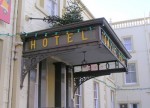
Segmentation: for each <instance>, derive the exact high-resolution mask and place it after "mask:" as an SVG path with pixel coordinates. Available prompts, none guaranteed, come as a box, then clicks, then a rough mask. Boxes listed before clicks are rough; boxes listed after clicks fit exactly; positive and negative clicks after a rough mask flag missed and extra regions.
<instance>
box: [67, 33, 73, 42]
mask: <svg viewBox="0 0 150 108" xmlns="http://www.w3.org/2000/svg"><path fill="white" fill-rule="evenodd" d="M72 36H73V33H67V42H68V43H71V42H73V40H72Z"/></svg>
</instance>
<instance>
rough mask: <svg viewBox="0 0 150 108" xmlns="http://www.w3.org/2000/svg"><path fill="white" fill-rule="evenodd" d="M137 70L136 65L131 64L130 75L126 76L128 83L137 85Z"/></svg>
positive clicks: (129, 67)
mask: <svg viewBox="0 0 150 108" xmlns="http://www.w3.org/2000/svg"><path fill="white" fill-rule="evenodd" d="M136 82H137V79H136V69H135V64H134V63H130V64H129V65H128V74H126V83H136Z"/></svg>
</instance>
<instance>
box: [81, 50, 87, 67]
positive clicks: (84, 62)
mask: <svg viewBox="0 0 150 108" xmlns="http://www.w3.org/2000/svg"><path fill="white" fill-rule="evenodd" d="M82 53H83V57H84V59H83V61H82V65H85V64H87V61H86V60H85V53H86V51H83V52H82Z"/></svg>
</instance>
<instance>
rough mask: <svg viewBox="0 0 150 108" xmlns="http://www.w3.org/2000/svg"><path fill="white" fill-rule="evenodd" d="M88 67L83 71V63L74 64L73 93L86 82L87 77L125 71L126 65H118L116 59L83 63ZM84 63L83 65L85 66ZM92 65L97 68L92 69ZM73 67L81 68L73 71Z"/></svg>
mask: <svg viewBox="0 0 150 108" xmlns="http://www.w3.org/2000/svg"><path fill="white" fill-rule="evenodd" d="M85 65H86V67H85V68H87V67H88V69H86V71H83V70H82V68H84V67H83V65H78V66H74V75H73V76H74V94H75V92H76V90H77V88H78V87H79V86H80V85H81V84H83V83H84V82H86V81H87V80H89V79H92V78H95V77H98V76H104V75H110V74H111V73H119V72H126V71H127V69H126V67H123V66H120V65H119V62H118V61H110V62H103V63H94V64H85ZM85 65H84V66H85ZM92 65H95V66H97V69H92ZM75 67H77V68H81V71H79V72H75Z"/></svg>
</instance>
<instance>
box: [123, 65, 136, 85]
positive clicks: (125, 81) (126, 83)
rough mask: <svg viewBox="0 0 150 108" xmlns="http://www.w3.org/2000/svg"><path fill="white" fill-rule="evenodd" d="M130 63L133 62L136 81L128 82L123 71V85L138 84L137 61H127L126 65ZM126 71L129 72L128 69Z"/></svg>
mask: <svg viewBox="0 0 150 108" xmlns="http://www.w3.org/2000/svg"><path fill="white" fill-rule="evenodd" d="M130 64H134V66H135V67H134V68H135V75H136V76H135V77H136V82H130V83H128V82H127V80H126V75H127V74H126V73H124V83H125V85H136V84H138V77H137V76H138V70H137V63H136V62H129V63H128V66H129V65H130ZM128 73H129V71H128Z"/></svg>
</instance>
